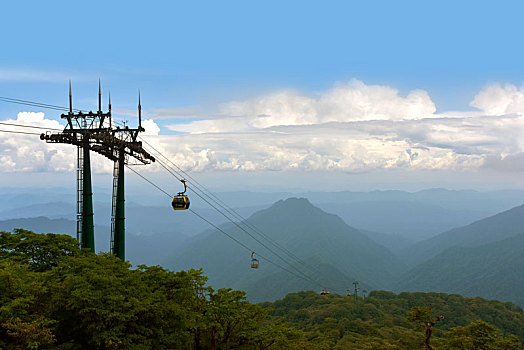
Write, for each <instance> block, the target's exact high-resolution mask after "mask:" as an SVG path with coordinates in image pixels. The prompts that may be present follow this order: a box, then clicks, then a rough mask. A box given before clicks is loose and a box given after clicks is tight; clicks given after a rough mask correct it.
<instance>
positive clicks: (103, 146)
mask: <svg viewBox="0 0 524 350" xmlns="http://www.w3.org/2000/svg"><path fill="white" fill-rule="evenodd" d="M108 107H109V108H108V109H109V110H108V112H107V113H104V112H102V87H101V84H100V81H99V82H98V111H97V112H92V111H89V112H85V111H82V110H78V109H73V98H72V92H71V82H69V112H68V113H67V114H62V115H61V117H62V118H63V119H66V121H67V125H66V127H65V128H64V130H63V131H62V132H60V133H49V132H48V133H46V134H41V135H40V139H41V140H45V141H46V142H47V143H67V144H71V145H75V146H77V152H78V153H77V156H78V158H77V239H78V240H79V242H80V244H81V246H82V248H87V249H90V250H91V251H93V252H94V251H95V233H94V221H93V189H92V186H91V159H90V152H91V151H93V152H96V153H98V154H101V155H102V156H104V157H106V158H108V159H110V160H112V161H113V162H114V172H113V205H112V222H111V252H112V253H113V254H115V255H116V256H118V257H119V258H120V259H122V260H125V195H124V169H125V168H124V167H125V165H127V159H128V158H129V157H133V158H134V159H136V160H137V161H139V162H140V163H142V164H149V163H151V162H154V161H155V158H154V157H153V156H152V155H150V154H149V153H148V152H147V151H145V150H144V149H143V148H142V142H140V141H138V140H137V138H138V134H139V133H140V132H143V131H145V129H144V128H142V107H141V105H140V92H139V94H138V128H136V129H131V128H129V127H128V126H125V125H124V127H123V128H120V127H119V126H117V127H113V122H112V119H111V96H109V104H108Z"/></svg>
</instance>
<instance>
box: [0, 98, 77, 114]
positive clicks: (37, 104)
mask: <svg viewBox="0 0 524 350" xmlns="http://www.w3.org/2000/svg"><path fill="white" fill-rule="evenodd" d="M0 101H1V102H7V103H16V104H21V105H27V106H33V107H41V108H47V109H55V110H61V111H65V112H68V111H69V108H68V107H63V106H57V105H51V104H47V103H41V102H35V101H28V100H20V99H17V98H11V97H5V96H0ZM73 111H74V112H87V111H84V110H81V109H77V108H73Z"/></svg>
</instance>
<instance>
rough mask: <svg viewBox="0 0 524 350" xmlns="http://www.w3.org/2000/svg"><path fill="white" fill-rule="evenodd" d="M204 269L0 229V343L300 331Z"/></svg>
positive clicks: (232, 340) (236, 337) (178, 344)
mask: <svg viewBox="0 0 524 350" xmlns="http://www.w3.org/2000/svg"><path fill="white" fill-rule="evenodd" d="M206 281H207V279H206V277H205V276H203V275H202V272H201V271H197V270H189V271H179V272H172V271H169V270H166V269H163V268H161V267H159V266H152V267H149V266H143V265H140V266H137V267H136V268H132V266H131V265H130V264H129V263H127V262H123V261H121V260H120V259H118V258H116V257H115V256H113V255H111V254H99V255H97V254H93V253H91V252H89V251H86V250H82V249H79V248H78V246H77V242H76V241H75V240H72V239H71V238H70V237H68V236H65V235H53V234H48V235H39V234H34V233H32V232H29V231H24V230H17V231H16V232H15V233H6V232H2V233H1V235H0V349H15V348H32V349H37V348H60V349H210V348H214V349H229V348H246V349H251V348H255V347H257V348H261V349H280V348H285V345H284V344H290V343H291V341H290V339H296V338H298V337H300V335H301V333H300V332H299V331H296V330H295V329H293V328H291V327H289V326H286V325H285V324H284V323H283V322H280V321H276V322H275V321H271V320H269V316H268V312H267V311H266V310H264V309H262V308H261V307H260V306H258V305H254V304H251V303H249V302H247V301H246V300H245V293H244V292H241V291H234V290H231V289H219V290H217V291H215V290H213V289H212V288H211V287H209V286H206Z"/></svg>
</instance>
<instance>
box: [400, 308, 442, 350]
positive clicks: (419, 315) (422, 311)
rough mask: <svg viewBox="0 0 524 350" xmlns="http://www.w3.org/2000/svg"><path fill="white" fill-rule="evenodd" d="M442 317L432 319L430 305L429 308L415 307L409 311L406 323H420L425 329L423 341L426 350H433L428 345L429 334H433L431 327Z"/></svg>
mask: <svg viewBox="0 0 524 350" xmlns="http://www.w3.org/2000/svg"><path fill="white" fill-rule="evenodd" d="M443 318H444V316H438V317H436V318H434V317H433V311H432V307H431V304H430V305H429V306H427V307H426V306H415V307H413V308H411V310H409V313H408V317H407V319H408V321H410V322H417V323H422V324H423V326H424V328H425V334H426V337H425V339H424V347H425V348H426V349H427V350H433V347H432V346H431V344H430V340H431V334H432V333H433V326H435V325H436V324H437V323H438V322H440V320H441V319H443Z"/></svg>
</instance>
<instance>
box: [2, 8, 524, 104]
mask: <svg viewBox="0 0 524 350" xmlns="http://www.w3.org/2000/svg"><path fill="white" fill-rule="evenodd" d="M523 10H524V9H523V4H522V2H519V1H501V2H496V3H495V2H482V1H480V2H479V1H433V2H427V1H365V2H364V1H358V2H357V1H328V2H322V3H320V2H307V1H287V2H284V1H264V2H258V3H255V2H246V1H236V2H235V1H225V2H222V1H221V2H213V1H208V2H181V1H177V2H175V1H164V2H151V3H148V4H147V5H146V4H145V3H143V2H135V3H133V2H118V1H115V2H97V1H90V2H82V3H76V2H75V3H72V2H69V1H68V2H58V1H53V2H41V1H32V2H7V3H6V4H3V10H2V13H3V15H2V18H1V19H2V21H1V24H0V25H1V26H2V32H3V33H6V34H8V35H4V36H3V47H4V50H2V55H1V57H0V64H1V66H2V68H3V70H12V71H13V73H15V72H20V71H28V72H34V73H37V72H38V73H41V74H42V75H45V74H47V76H43V77H41V78H40V80H44V81H41V82H39V83H38V82H35V83H32V87H31V88H29V89H27V85H28V84H27V83H28V81H27V80H25V81H21V82H19V83H16V80H17V79H16V75H15V74H13V75H15V77H13V79H3V81H2V83H1V86H0V87H1V88H2V90H4V91H5V90H6V89H9V90H11V91H10V92H11V94H15V93H16V94H17V95H19V94H20V95H21V94H22V92H24V95H23V96H26V95H27V94H28V93H29V94H30V95H32V96H34V98H36V97H39V94H41V95H42V97H45V98H46V100H48V99H52V100H53V101H56V103H58V101H60V100H61V99H63V98H62V96H61V95H60V94H61V93H62V94H63V91H62V90H63V89H60V88H61V87H63V86H64V85H65V84H64V82H63V80H64V79H63V77H71V78H72V79H73V82H74V83H75V85H77V86H78V87H77V89H79V91H78V93H79V95H80V94H82V95H85V96H88V94H87V92H88V86H89V85H95V88H96V84H93V80H96V79H97V78H98V77H101V78H102V79H103V81H104V84H105V85H106V86H109V87H110V88H111V89H112V90H113V93H114V94H116V95H117V96H118V97H121V98H122V100H124V99H125V100H126V103H127V104H130V103H131V102H134V101H133V100H132V97H134V96H133V95H134V93H135V92H136V89H137V88H139V87H140V88H141V89H142V91H143V94H144V98H145V99H146V100H147V101H148V102H149V101H150V102H151V103H154V105H155V106H158V107H171V106H173V105H194V104H204V103H206V104H211V105H213V103H217V102H222V101H228V100H231V99H238V98H244V97H246V96H248V95H250V94H255V93H257V92H260V91H268V90H270V89H272V88H281V87H293V88H298V89H303V90H307V91H317V90H323V89H325V88H327V87H329V86H331V85H332V84H333V82H336V81H344V80H348V79H351V78H357V79H360V80H363V81H365V82H367V83H379V84H387V85H392V86H395V87H396V88H398V89H400V90H401V91H407V90H410V89H413V88H421V89H425V90H427V91H429V92H430V94H431V96H432V97H433V98H434V99H435V100H436V101H438V105H439V108H441V109H450V108H466V107H467V104H468V102H469V100H470V99H471V98H472V97H473V95H474V93H475V92H476V91H477V90H478V89H479V88H480V87H481V86H483V85H484V84H487V83H490V82H492V81H503V82H513V83H517V84H520V83H521V81H522V79H523V74H524V73H523V70H522V62H523V61H524V60H523V59H524V57H523V49H522V45H520V44H519V43H520V34H521V33H522V29H521V14H522V13H523V12H524V11H523ZM19 80H24V79H19ZM46 80H47V81H46ZM84 86H85V87H84ZM28 90H29V91H28ZM42 90H52V91H46V93H45V94H44V93H42ZM128 90H129V91H128Z"/></svg>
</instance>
